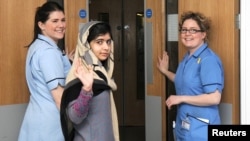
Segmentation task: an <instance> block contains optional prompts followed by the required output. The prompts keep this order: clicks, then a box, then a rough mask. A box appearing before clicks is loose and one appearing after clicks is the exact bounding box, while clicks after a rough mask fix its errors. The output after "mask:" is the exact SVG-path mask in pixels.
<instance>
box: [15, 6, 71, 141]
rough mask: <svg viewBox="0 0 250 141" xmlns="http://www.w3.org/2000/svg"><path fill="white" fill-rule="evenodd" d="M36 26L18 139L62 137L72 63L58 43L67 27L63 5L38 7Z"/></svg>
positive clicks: (38, 140) (60, 139)
mask: <svg viewBox="0 0 250 141" xmlns="http://www.w3.org/2000/svg"><path fill="white" fill-rule="evenodd" d="M34 26H35V27H34V39H33V41H32V42H31V43H30V45H29V46H28V47H29V49H28V53H27V58H26V80H27V84H28V88H29V91H30V100H29V103H28V106H27V109H26V113H25V116H24V119H23V122H22V126H21V129H20V133H19V138H18V141H63V140H64V137H63V134H62V130H61V122H60V114H59V112H60V110H59V108H60V103H61V97H62V93H63V90H64V88H63V87H64V85H65V78H66V75H67V74H68V71H69V69H70V67H71V64H70V62H69V58H68V57H67V55H64V54H63V52H62V50H61V49H60V48H59V47H58V46H57V44H58V41H59V40H60V39H63V37H64V33H65V28H66V23H65V16H64V12H63V9H62V7H61V6H60V5H58V4H57V3H54V2H47V3H45V4H44V5H42V6H41V7H38V8H37V11H36V15H35V23H34Z"/></svg>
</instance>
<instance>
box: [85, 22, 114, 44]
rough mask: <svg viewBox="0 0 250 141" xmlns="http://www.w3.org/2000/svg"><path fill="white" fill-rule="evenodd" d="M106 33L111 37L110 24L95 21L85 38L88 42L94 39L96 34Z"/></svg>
mask: <svg viewBox="0 0 250 141" xmlns="http://www.w3.org/2000/svg"><path fill="white" fill-rule="evenodd" d="M106 33H109V34H110V37H111V39H113V38H112V33H111V27H110V25H109V24H108V23H105V22H100V23H97V24H95V25H93V26H92V27H91V28H90V29H89V36H88V38H87V41H88V43H90V42H91V41H92V40H94V39H95V38H97V37H98V36H100V35H104V34H106Z"/></svg>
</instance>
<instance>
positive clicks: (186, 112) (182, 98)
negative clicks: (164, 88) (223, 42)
mask: <svg viewBox="0 0 250 141" xmlns="http://www.w3.org/2000/svg"><path fill="white" fill-rule="evenodd" d="M209 28H210V20H209V19H208V18H207V17H205V16H204V15H203V14H201V13H198V12H191V11H189V12H186V13H183V14H182V15H181V19H180V23H179V31H180V39H181V41H182V43H183V45H184V46H185V47H186V49H187V53H186V54H185V56H184V58H183V60H182V61H181V62H180V64H179V66H178V68H177V71H176V73H173V72H170V71H169V70H168V67H169V56H168V54H167V52H164V53H163V55H162V57H159V59H158V65H157V67H158V69H159V70H160V72H161V73H163V74H164V75H165V76H167V78H168V79H169V80H171V81H173V82H174V84H175V89H176V95H171V96H169V97H168V98H167V100H166V106H167V107H168V109H171V107H172V106H174V105H177V115H176V126H175V130H174V132H175V139H176V141H207V126H208V125H209V124H220V122H221V121H220V115H219V109H218V105H219V103H220V100H221V94H222V90H223V88H224V70H223V66H222V62H221V60H220V58H219V57H218V55H216V54H215V53H214V52H213V51H212V50H211V49H210V48H209V45H208V31H209Z"/></svg>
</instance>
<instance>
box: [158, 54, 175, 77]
mask: <svg viewBox="0 0 250 141" xmlns="http://www.w3.org/2000/svg"><path fill="white" fill-rule="evenodd" d="M168 67H169V56H168V53H167V52H166V51H164V52H163V54H162V58H160V57H158V63H157V68H158V69H159V71H160V72H161V73H162V74H164V75H165V76H166V77H167V78H168V79H169V80H170V81H172V82H174V78H175V74H174V73H173V72H170V71H169V70H168Z"/></svg>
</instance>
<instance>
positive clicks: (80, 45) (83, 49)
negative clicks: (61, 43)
mask: <svg viewBox="0 0 250 141" xmlns="http://www.w3.org/2000/svg"><path fill="white" fill-rule="evenodd" d="M97 23H100V22H99V21H91V22H88V23H85V24H84V25H83V26H82V28H81V29H80V31H79V33H78V40H77V46H76V50H75V56H74V60H73V64H72V67H71V69H70V71H69V74H68V76H67V78H66V84H68V83H69V82H70V81H72V80H74V79H76V76H75V75H74V72H75V67H74V66H75V63H76V62H77V60H78V58H79V57H81V58H82V61H83V64H84V65H85V66H87V65H93V64H95V68H94V70H98V71H101V72H102V73H103V74H104V75H105V77H106V78H107V83H108V85H109V87H110V88H111V89H112V90H111V91H110V101H111V113H112V121H113V132H114V137H115V141H119V129H118V118H117V111H116V106H115V102H114V98H113V93H112V91H113V90H116V89H117V86H116V84H115V82H114V80H113V79H112V75H113V69H114V55H113V51H114V44H113V41H112V44H111V53H110V56H109V58H108V60H107V67H106V69H105V68H104V66H102V64H101V62H100V61H99V60H98V58H97V57H96V56H95V55H94V54H93V52H92V51H91V49H90V45H89V43H88V42H87V38H88V35H89V29H90V28H91V27H92V26H93V25H95V24H97ZM86 69H87V68H86ZM94 79H98V80H103V79H102V78H100V77H99V76H98V75H97V74H94Z"/></svg>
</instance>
